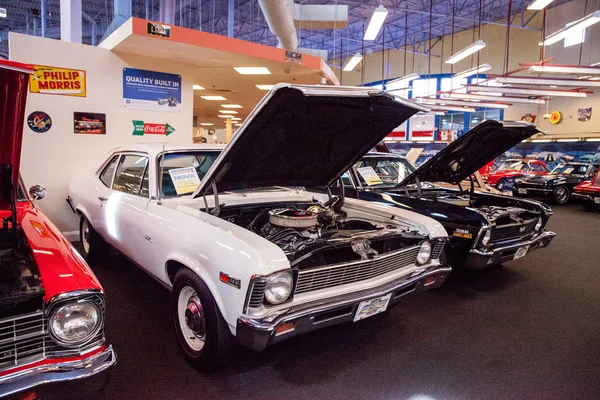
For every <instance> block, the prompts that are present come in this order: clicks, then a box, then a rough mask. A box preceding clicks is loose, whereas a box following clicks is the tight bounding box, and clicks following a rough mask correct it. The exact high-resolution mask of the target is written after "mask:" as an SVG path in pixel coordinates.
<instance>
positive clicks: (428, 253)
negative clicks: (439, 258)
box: [415, 240, 433, 265]
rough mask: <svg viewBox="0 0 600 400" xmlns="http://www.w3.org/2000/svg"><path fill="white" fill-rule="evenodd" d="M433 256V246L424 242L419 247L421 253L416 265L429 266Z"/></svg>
mask: <svg viewBox="0 0 600 400" xmlns="http://www.w3.org/2000/svg"><path fill="white" fill-rule="evenodd" d="M424 250H425V251H424ZM422 252H424V253H423V254H426V256H425V257H423V254H422ZM432 255H433V245H432V244H431V242H430V241H428V240H426V241H424V242H422V243H421V246H420V247H419V252H418V253H417V257H416V259H415V263H416V264H417V265H424V264H427V263H428V262H429V261H431V256H432Z"/></svg>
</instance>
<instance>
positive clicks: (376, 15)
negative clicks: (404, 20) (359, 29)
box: [364, 5, 388, 40]
mask: <svg viewBox="0 0 600 400" xmlns="http://www.w3.org/2000/svg"><path fill="white" fill-rule="evenodd" d="M387 15H388V10H387V8H385V7H383V6H382V5H380V6H379V7H377V8H376V9H375V11H373V15H372V16H371V21H369V26H367V30H366V31H365V36H364V40H375V38H376V37H377V35H378V34H379V31H380V30H381V27H382V26H383V23H384V22H385V19H386V18H387Z"/></svg>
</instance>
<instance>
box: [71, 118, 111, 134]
mask: <svg viewBox="0 0 600 400" xmlns="http://www.w3.org/2000/svg"><path fill="white" fill-rule="evenodd" d="M73 125H74V131H75V133H78V134H87V135H106V114H99V113H85V112H74V113H73Z"/></svg>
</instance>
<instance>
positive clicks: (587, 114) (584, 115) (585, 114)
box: [577, 107, 592, 122]
mask: <svg viewBox="0 0 600 400" xmlns="http://www.w3.org/2000/svg"><path fill="white" fill-rule="evenodd" d="M591 118H592V107H590V108H579V109H578V110H577V121H581V122H586V121H589V120H590V119H591Z"/></svg>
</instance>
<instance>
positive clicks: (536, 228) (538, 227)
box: [535, 217, 542, 231]
mask: <svg viewBox="0 0 600 400" xmlns="http://www.w3.org/2000/svg"><path fill="white" fill-rule="evenodd" d="M540 229H542V217H539V218H538V221H537V224H535V230H536V231H539V230H540Z"/></svg>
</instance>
